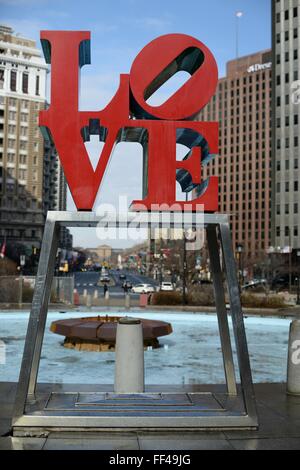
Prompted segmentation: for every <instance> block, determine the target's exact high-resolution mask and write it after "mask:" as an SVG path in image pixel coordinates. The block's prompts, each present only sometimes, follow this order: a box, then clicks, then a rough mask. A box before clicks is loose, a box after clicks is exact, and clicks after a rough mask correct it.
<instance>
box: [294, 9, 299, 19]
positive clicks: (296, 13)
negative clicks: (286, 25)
mask: <svg viewBox="0 0 300 470" xmlns="http://www.w3.org/2000/svg"><path fill="white" fill-rule="evenodd" d="M297 16H298V8H297V7H294V8H293V17H294V18H296V17H297Z"/></svg>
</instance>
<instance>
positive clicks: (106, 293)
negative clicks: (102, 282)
mask: <svg viewBox="0 0 300 470" xmlns="http://www.w3.org/2000/svg"><path fill="white" fill-rule="evenodd" d="M104 300H105V305H106V307H108V306H109V291H108V290H107V291H106V292H105V295H104Z"/></svg>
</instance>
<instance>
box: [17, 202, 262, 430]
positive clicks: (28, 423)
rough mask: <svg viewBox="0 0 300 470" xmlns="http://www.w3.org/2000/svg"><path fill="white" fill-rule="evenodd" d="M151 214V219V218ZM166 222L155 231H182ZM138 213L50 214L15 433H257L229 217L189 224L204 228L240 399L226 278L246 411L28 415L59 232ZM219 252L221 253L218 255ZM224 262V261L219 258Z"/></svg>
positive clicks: (233, 392)
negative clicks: (37, 430) (62, 228)
mask: <svg viewBox="0 0 300 470" xmlns="http://www.w3.org/2000/svg"><path fill="white" fill-rule="evenodd" d="M148 215H149V214H148ZM170 216H171V217H170V218H169V220H167V221H164V220H165V219H162V218H161V217H160V214H159V213H156V214H155V213H152V214H151V227H152V228H153V227H154V226H156V227H158V228H163V227H172V228H182V223H181V222H177V219H176V218H175V217H173V214H172V213H170ZM135 217H136V214H133V213H128V214H126V215H125V216H124V218H123V217H122V216H119V217H118V218H117V219H116V218H115V217H114V216H113V217H110V216H106V217H99V216H97V215H96V214H95V213H93V212H67V211H66V212H59V211H49V212H48V215H47V220H46V224H45V230H44V236H43V241H42V248H41V254H40V259H39V265H38V272H37V277H36V284H35V289H34V296H33V301H32V307H31V312H30V318H29V323H28V329H27V335H26V341H25V347H24V353H23V359H22V364H21V370H20V376H19V382H18V386H17V393H16V398H15V407H14V414H13V423H12V424H13V428H15V429H18V430H19V429H20V428H21V429H28V428H49V427H50V428H51V427H52V428H55V429H62V430H63V429H66V428H68V429H82V428H84V429H86V428H93V429H95V428H98V429H104V428H105V429H106V428H121V429H122V428H123V429H124V428H151V429H156V428H157V429H161V428H174V429H175V428H176V429H178V428H184V429H189V428H193V429H194V428H199V429H202V428H218V429H219V428H236V427H237V428H257V426H258V421H257V412H256V404H255V396H254V390H253V383H252V376H251V367H250V361H249V355H248V348H247V339H246V334H245V328H244V321H243V314H242V308H241V302H240V291H239V285H238V279H237V274H236V265H235V259H234V254H233V248H232V241H231V235H230V229H229V220H228V216H227V215H226V214H204V218H203V220H202V221H201V224H199V222H197V221H195V222H194V221H193V222H192V223H191V224H190V225H191V226H193V227H194V228H197V227H198V228H199V226H200V225H202V224H204V227H205V230H206V235H207V244H208V250H209V258H210V268H211V273H212V277H213V285H214V292H215V302H216V310H217V317H218V325H219V334H220V340H221V348H222V354H223V363H224V372H225V380H226V387H227V395H228V397H229V398H230V397H235V396H237V383H236V377H235V368H234V362H233V354H232V345H231V338H230V332H229V324H228V312H227V309H226V303H225V292H224V287H223V271H222V268H221V259H222V265H223V268H224V274H225V276H226V279H227V284H228V293H229V300H230V311H231V318H232V326H233V332H234V337H235V344H236V353H237V359H238V366H239V375H240V389H241V395H242V399H243V405H244V410H243V411H234V412H231V413H229V414H228V413H224V412H223V413H220V412H211V411H209V412H206V413H205V412H204V413H203V415H201V416H178V415H177V416H176V413H175V414H174V416H171V417H170V416H159V413H157V414H156V416H153V417H152V416H151V417H149V416H147V417H146V418H143V417H141V416H136V417H135V416H126V415H125V416H124V415H122V414H119V416H112V417H107V416H98V415H96V414H95V415H94V416H93V415H91V413H89V414H88V415H82V414H81V415H80V416H77V415H76V416H74V415H66V414H64V415H59V414H55V415H54V416H50V415H46V414H42V413H40V414H30V413H27V412H26V411H25V410H26V405H27V404H30V403H34V402H35V398H36V385H37V375H38V369H39V362H40V356H41V349H42V344H43V337H44V331H45V324H46V320H47V312H48V303H49V298H50V290H51V283H52V279H53V275H54V268H55V257H56V251H57V246H58V239H59V227H60V226H68V227H83V226H85V227H95V226H102V227H115V228H118V227H119V228H120V227H128V226H130V224H131V222H132V220H134V218H135ZM139 220H140V224H139V225H140V227H143V228H149V218H148V217H147V214H145V215H144V216H143V215H142V216H141V217H140V219H139ZM220 252H221V254H220ZM220 258H221V259H220Z"/></svg>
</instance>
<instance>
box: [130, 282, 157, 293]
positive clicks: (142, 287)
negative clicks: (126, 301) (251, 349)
mask: <svg viewBox="0 0 300 470" xmlns="http://www.w3.org/2000/svg"><path fill="white" fill-rule="evenodd" d="M131 292H134V293H135V294H151V293H152V292H155V289H154V287H153V286H152V285H151V284H136V285H135V286H133V287H132V289H131Z"/></svg>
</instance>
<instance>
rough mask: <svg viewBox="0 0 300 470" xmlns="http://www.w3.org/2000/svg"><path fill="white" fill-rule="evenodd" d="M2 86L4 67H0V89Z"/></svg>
mask: <svg viewBox="0 0 300 470" xmlns="http://www.w3.org/2000/svg"><path fill="white" fill-rule="evenodd" d="M3 87H4V69H0V90H2V89H3Z"/></svg>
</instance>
